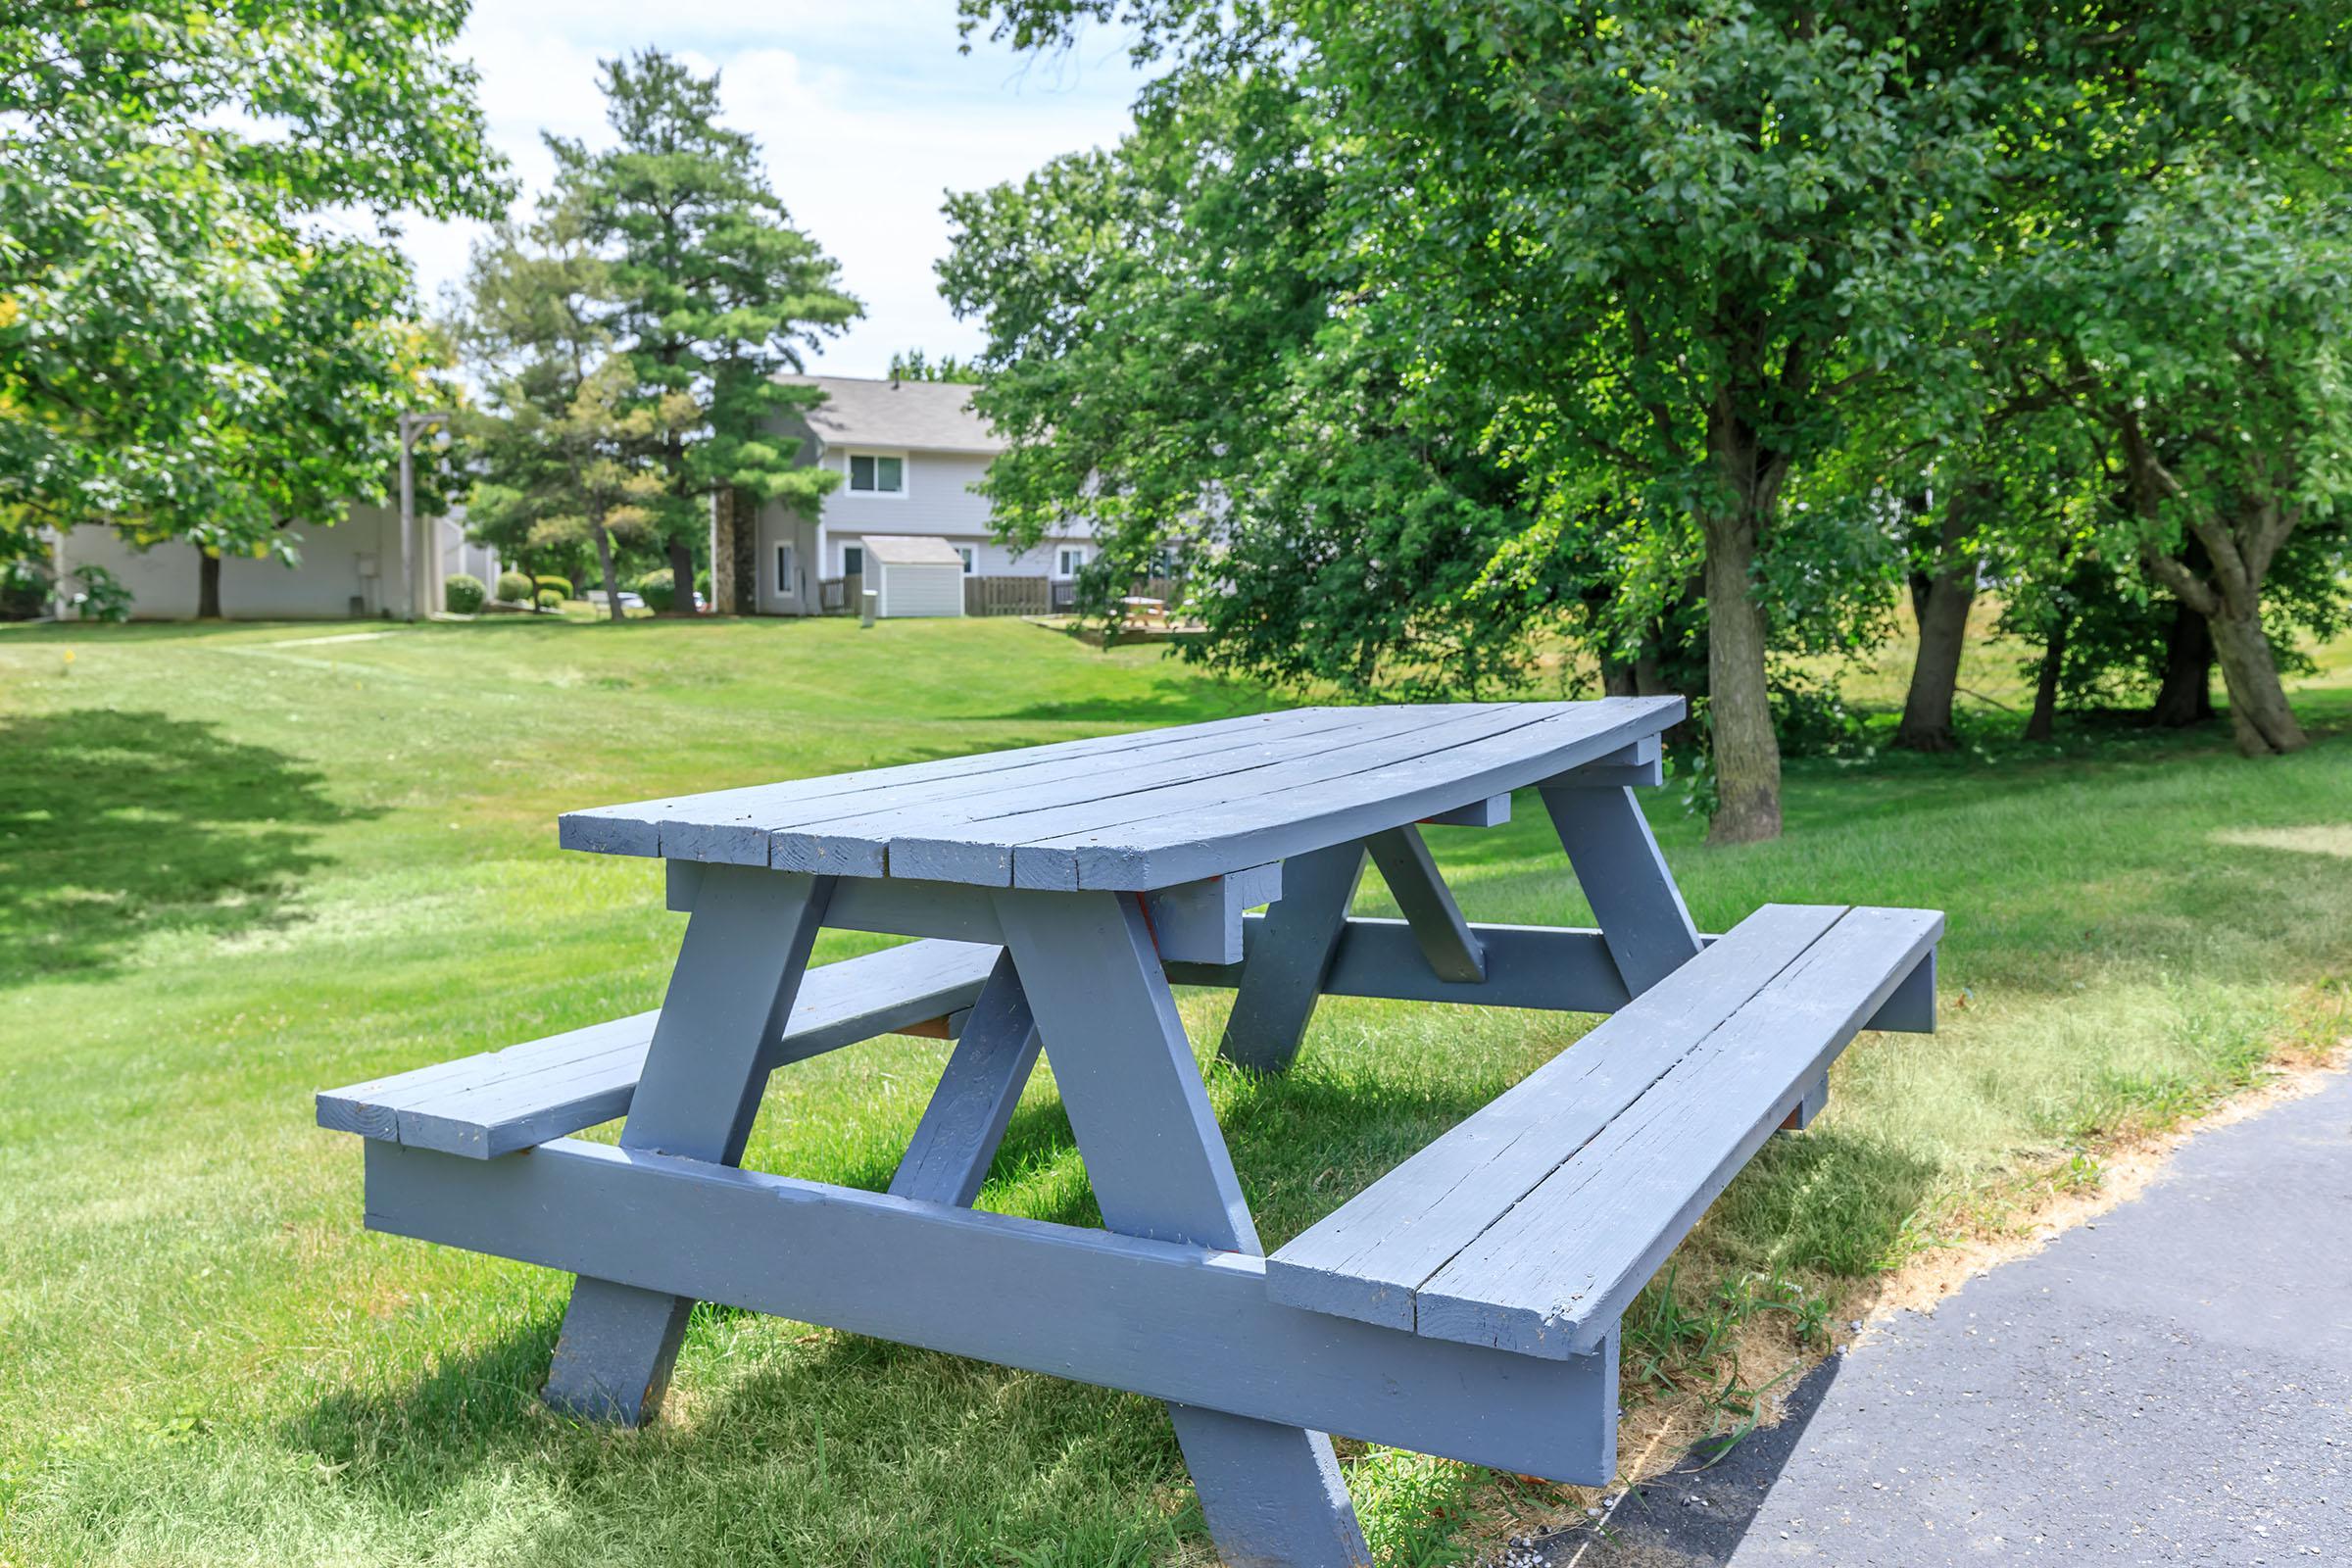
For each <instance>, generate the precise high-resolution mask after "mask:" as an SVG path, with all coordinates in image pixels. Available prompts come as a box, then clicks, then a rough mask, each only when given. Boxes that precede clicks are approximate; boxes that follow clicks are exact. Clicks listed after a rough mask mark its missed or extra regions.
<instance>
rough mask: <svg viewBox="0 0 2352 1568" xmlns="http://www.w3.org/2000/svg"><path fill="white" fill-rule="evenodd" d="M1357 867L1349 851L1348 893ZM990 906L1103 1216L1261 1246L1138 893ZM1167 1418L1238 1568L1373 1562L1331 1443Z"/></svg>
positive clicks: (1121, 1223)
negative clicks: (1025, 995) (1033, 1013)
mask: <svg viewBox="0 0 2352 1568" xmlns="http://www.w3.org/2000/svg"><path fill="white" fill-rule="evenodd" d="M1360 861H1361V851H1360V849H1358V850H1357V851H1356V854H1355V864H1353V865H1351V866H1350V868H1349V871H1348V882H1349V884H1350V887H1352V882H1353V876H1354V871H1355V870H1356V869H1357V868H1359V867H1360ZM1286 897H1287V886H1286ZM1342 908H1343V912H1344V910H1345V905H1344V904H1343V906H1342ZM997 912H998V918H999V920H1000V922H1001V923H1002V925H1003V927H1004V931H1005V944H1006V949H1007V951H1008V952H1010V953H1011V955H1012V957H1013V961H1014V963H1015V964H1016V965H1017V966H1018V968H1019V970H1020V974H1021V979H1022V982H1023V984H1024V986H1025V987H1026V989H1027V991H1028V996H1029V1001H1030V1005H1032V1006H1033V1007H1034V1008H1035V1009H1036V1015H1037V1022H1038V1027H1039V1030H1040V1032H1041V1033H1042V1034H1043V1036H1044V1037H1045V1041H1046V1051H1047V1053H1048V1054H1049V1055H1050V1056H1051V1057H1052V1058H1053V1062H1054V1082H1055V1083H1056V1084H1057V1085H1058V1086H1059V1087H1060V1090H1061V1099H1062V1103H1063V1105H1064V1106H1065V1107H1066V1108H1067V1109H1068V1111H1069V1115H1070V1126H1071V1129H1072V1131H1074V1132H1075V1133H1076V1134H1077V1138H1078V1150H1079V1152H1080V1154H1081V1155H1083V1156H1084V1158H1085V1160H1086V1170H1087V1175H1088V1177H1089V1179H1090V1180H1091V1181H1092V1182H1093V1184H1094V1189H1095V1197H1096V1200H1097V1201H1098V1202H1100V1203H1101V1205H1102V1208H1103V1221H1104V1223H1105V1224H1107V1225H1108V1226H1109V1228H1110V1229H1112V1230H1114V1231H1119V1232H1122V1233H1124V1234H1126V1235H1130V1236H1148V1237H1152V1238H1156V1239H1158V1240H1161V1241H1182V1242H1192V1243H1195V1244H1198V1245H1200V1246H1203V1247H1210V1248H1216V1249H1219V1250H1227V1251H1246V1252H1251V1253H1254V1252H1256V1251H1258V1250H1259V1247H1258V1241H1257V1231H1256V1227H1255V1226H1253V1225H1252V1224H1251V1223H1250V1208H1249V1204H1248V1203H1247V1202H1245V1201H1243V1198H1242V1190H1241V1183H1240V1182H1239V1181H1238V1180H1237V1179H1236V1178H1235V1176H1234V1171H1233V1161H1232V1159H1231V1157H1230V1156H1229V1155H1228V1154H1227V1152H1226V1150H1225V1140H1224V1138H1223V1136H1222V1135H1221V1134H1220V1133H1219V1132H1218V1130H1217V1123H1216V1118H1215V1116H1214V1114H1213V1113H1212V1112H1211V1110H1210V1108H1209V1103H1208V1093H1207V1090H1206V1089H1205V1088H1204V1087H1203V1086H1202V1084H1201V1072H1200V1068H1199V1067H1198V1065H1197V1064H1196V1063H1195V1062H1194V1060H1193V1053H1192V1046H1191V1044H1190V1042H1189V1041H1188V1040H1187V1039H1186V1038H1185V1032H1184V1023H1183V1020H1182V1019H1181V1018H1179V1017H1178V1016H1177V1012H1176V1003H1175V999H1174V998H1173V997H1172V996H1170V995H1169V992H1168V986H1167V980H1166V977H1165V976H1164V975H1163V974H1162V973H1161V971H1160V967H1159V960H1158V958H1157V956H1156V955H1155V954H1154V952H1153V950H1152V934H1151V930H1150V927H1149V926H1148V925H1147V924H1146V922H1145V919H1144V914H1143V907H1142V905H1141V903H1140V902H1139V901H1138V900H1137V899H1135V898H1134V897H1133V896H1131V895H1127V894H1111V893H1081V894H1068V893H1059V894H1056V893H1026V892H1006V893H1001V894H999V895H998V896H997ZM1217 1333H1218V1326H1217V1325H1215V1324H1202V1325H1201V1338H1200V1340H1198V1341H1195V1342H1193V1343H1189V1344H1183V1345H1171V1346H1170V1347H1169V1348H1168V1353H1169V1354H1171V1355H1201V1354H1213V1353H1214V1349H1213V1346H1214V1342H1215V1337H1216V1335H1217ZM1168 1416H1169V1419H1170V1420H1171V1421H1172V1422H1173V1423H1174V1424H1175V1428H1176V1438H1177V1441H1178V1442H1179V1443H1180V1444H1181V1445H1182V1446H1183V1447H1184V1460H1185V1464H1186V1465H1187V1466H1188V1467H1189V1468H1190V1469H1191V1471H1192V1474H1193V1484H1194V1486H1195V1488H1196V1489H1197V1490H1198V1491H1199V1493H1200V1495H1201V1512H1202V1513H1203V1514H1205V1515H1206V1516H1207V1519H1208V1528H1209V1534H1210V1535H1211V1536H1213V1537H1214V1538H1215V1540H1216V1543H1217V1549H1218V1550H1219V1552H1221V1553H1222V1554H1223V1556H1224V1558H1225V1561H1226V1562H1227V1563H1228V1564H1229V1565H1232V1568H1242V1565H1245V1564H1247V1565H1250V1568H1360V1565H1362V1564H1364V1563H1367V1562H1369V1561H1370V1555H1371V1554H1370V1552H1369V1550H1368V1549H1367V1548H1366V1546H1365V1544H1364V1537H1363V1532H1362V1530H1361V1529H1360V1528H1359V1527H1358V1526H1357V1524H1356V1520H1355V1510H1354V1507H1353V1506H1352V1505H1351V1504H1350V1503H1349V1502H1348V1491H1347V1487H1346V1484H1345V1483H1344V1482H1343V1481H1342V1479H1341V1476H1340V1468H1339V1460H1338V1458H1337V1457H1336V1456H1335V1455H1334V1454H1333V1452H1332V1447H1331V1440H1330V1439H1329V1438H1328V1437H1326V1436H1324V1435H1323V1434H1322V1433H1319V1432H1308V1431H1305V1430H1303V1429H1300V1428H1298V1427H1283V1426H1275V1425H1272V1424H1270V1423H1267V1422H1264V1421H1253V1420H1248V1419H1245V1418H1243V1417H1240V1416H1233V1415H1227V1414H1224V1413H1222V1412H1220V1411H1214V1410H1201V1409H1195V1408H1193V1407H1190V1406H1186V1405H1175V1404H1171V1405H1170V1406H1168Z"/></svg>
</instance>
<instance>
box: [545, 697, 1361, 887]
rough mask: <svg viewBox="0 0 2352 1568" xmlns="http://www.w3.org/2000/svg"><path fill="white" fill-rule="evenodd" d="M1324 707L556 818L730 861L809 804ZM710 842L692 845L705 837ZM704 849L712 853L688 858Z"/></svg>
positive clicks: (638, 848) (603, 835)
mask: <svg viewBox="0 0 2352 1568" xmlns="http://www.w3.org/2000/svg"><path fill="white" fill-rule="evenodd" d="M1322 711H1325V710H1321V709H1298V710H1293V711H1288V712H1279V713H1247V714H1243V715H1241V716H1239V717H1236V718H1221V719H1213V720H1210V721H1208V722H1206V723H1201V724H1186V725H1177V726H1173V727H1170V728H1166V729H1156V730H1134V731H1130V732H1127V733H1125V734H1119V735H1099V736H1090V737H1088V738H1087V739H1085V740H1077V741H1056V742H1054V743H1053V744H1052V745H1047V746H1025V747H1016V748H1013V749H1011V750H1008V751H996V752H977V753H973V754H970V755H968V756H964V757H950V758H943V759H940V760H936V761H930V762H907V763H900V764H896V765H893V766H889V767H871V768H861V769H858V770H857V771H855V772H849V773H832V774H824V775H820V776H817V777H814V778H803V779H787V780H784V781H782V782H779V783H773V784H755V785H750V786H747V787H744V788H741V789H728V790H713V791H711V792H708V793H705V794H699V795H685V796H673V797H670V798H668V799H657V800H650V801H636V802H632V803H630V804H628V805H624V806H601V807H595V808H592V809H586V810H578V811H568V812H565V813H564V816H563V817H562V818H561V821H560V824H559V826H560V834H561V841H562V843H563V846H564V848H565V849H567V850H586V851H590V852H592V853H599V854H606V855H648V856H650V855H660V854H661V853H662V847H661V845H662V827H663V825H664V824H668V825H669V826H670V827H671V828H672V830H673V832H674V833H676V834H677V835H679V837H678V841H677V846H676V849H675V850H674V851H673V852H672V853H673V857H674V858H682V859H694V858H712V859H720V860H727V859H730V858H732V851H731V846H730V845H729V844H728V842H727V841H728V839H729V836H730V835H733V834H736V833H739V832H749V833H754V834H759V835H762V836H764V834H765V832H766V830H767V829H768V828H770V827H773V826H777V825H781V824H784V823H788V822H790V821H792V820H793V819H794V818H795V816H796V813H799V812H801V811H802V810H804V809H808V808H810V807H811V806H812V805H813V804H815V803H823V802H831V801H839V800H842V799H845V798H848V799H858V798H870V797H871V796H872V795H873V794H874V793H875V792H877V791H881V790H888V789H894V788H898V787H902V786H906V785H915V784H928V783H935V782H940V781H944V780H953V779H959V778H975V777H985V776H989V775H995V774H1004V773H1009V772H1013V771H1015V770H1020V771H1023V772H1025V773H1026V774H1027V775H1028V776H1030V777H1033V778H1039V779H1044V778H1051V777H1054V776H1055V774H1057V773H1059V772H1063V771H1067V770H1068V769H1071V768H1074V767H1084V766H1087V765H1091V764H1092V763H1093V762H1095V761H1097V760H1101V759H1103V758H1105V757H1113V756H1118V755H1122V754H1128V753H1139V752H1144V751H1149V750H1151V749H1152V748H1155V747H1160V746H1183V745H1189V744H1192V743H1194V742H1195V741H1197V740H1199V739H1201V738H1202V737H1210V736H1218V735H1225V734H1232V733H1236V732H1258V733H1267V734H1271V733H1278V732H1280V731H1281V730H1282V729H1284V728H1285V727H1287V726H1289V725H1291V724H1295V723H1298V722H1300V719H1299V717H1298V716H1297V715H1299V714H1313V713H1319V712H1322ZM705 834H709V835H711V836H712V838H711V842H710V843H708V844H704V843H701V842H699V841H700V838H701V836H702V835H705ZM695 848H704V849H707V850H711V851H714V852H715V853H711V854H708V855H706V856H694V855H688V854H685V853H684V852H685V851H688V850H691V849H695Z"/></svg>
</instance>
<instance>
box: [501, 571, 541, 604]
mask: <svg viewBox="0 0 2352 1568" xmlns="http://www.w3.org/2000/svg"><path fill="white" fill-rule="evenodd" d="M537 592H538V590H537V587H536V586H535V585H534V584H533V583H532V581H531V579H530V576H529V574H528V573H526V572H520V571H502V572H500V573H499V574H498V597H499V599H500V601H501V602H502V603H505V604H510V605H527V604H529V603H530V602H531V601H532V599H533V598H534V597H535V596H536V594H537Z"/></svg>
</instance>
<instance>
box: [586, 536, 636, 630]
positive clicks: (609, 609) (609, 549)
mask: <svg viewBox="0 0 2352 1568" xmlns="http://www.w3.org/2000/svg"><path fill="white" fill-rule="evenodd" d="M588 526H589V529H590V531H591V532H593V533H594V534H595V535H596V564H597V567H598V569H600V570H601V571H603V573H604V575H605V613H606V614H608V615H611V616H612V617H613V625H615V626H619V625H623V624H625V623H626V622H627V619H628V617H627V616H625V615H623V614H622V613H620V573H619V571H618V570H617V569H616V568H615V567H614V566H613V530H611V529H610V528H607V527H606V526H605V521H604V518H602V517H601V516H600V517H598V518H597V519H596V520H595V521H594V522H592V523H590V524H589V525H588Z"/></svg>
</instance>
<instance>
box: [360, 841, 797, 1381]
mask: <svg viewBox="0 0 2352 1568" xmlns="http://www.w3.org/2000/svg"><path fill="white" fill-rule="evenodd" d="M832 892H833V883H832V881H831V879H830V878H825V877H809V876H778V875H776V874H775V873H773V872H770V871H766V870H754V869H750V868H744V867H734V866H723V867H722V866H713V867H711V868H710V869H708V870H706V871H705V872H704V874H703V878H702V882H701V884H700V886H699V887H697V888H696V890H695V898H694V913H693V914H692V915H690V916H688V917H687V922H686V937H685V941H684V942H683V943H682V944H681V945H680V947H679V950H678V961H677V965H676V967H675V968H673V969H672V970H671V971H670V977H669V989H668V991H667V992H666V993H665V994H664V996H663V997H662V1015H661V1017H660V1019H659V1020H658V1021H657V1022H656V1024H655V1026H654V1039H653V1044H652V1045H651V1047H650V1048H649V1049H648V1050H647V1052H646V1057H645V1070H644V1073H643V1075H642V1076H641V1077H640V1078H639V1079H638V1081H637V1091H636V1094H635V1096H634V1097H633V1098H632V1099H631V1100H630V1102H629V1117H628V1120H627V1121H626V1122H624V1123H622V1124H621V1129H620V1143H621V1147H622V1148H624V1149H631V1150H643V1151H647V1152H662V1153H668V1154H676V1155H680V1156H682V1157H685V1158H689V1159H697V1160H709V1161H714V1162H717V1163H720V1164H726V1165H732V1164H734V1163H735V1162H736V1161H737V1160H739V1159H741V1158H742V1157H743V1145H744V1140H745V1139H747V1138H749V1137H750V1136H751V1131H752V1119H753V1117H754V1116H755V1115H756V1114H757V1113H758V1111H759V1108H760V1091H761V1090H762V1089H764V1088H765V1087H766V1085H767V1073H768V1067H767V1060H768V1054H769V1051H770V1049H771V1042H773V1041H775V1040H776V1039H778V1038H779V1037H781V1036H782V1035H783V1033H784V1029H785V1025H786V1023H787V1022H788V1020H789V1019H790V1018H791V1016H792V1009H793V1001H794V998H795V996H796V995H797V993H798V992H799V990H800V986H801V976H802V974H803V973H804V972H805V971H806V970H807V968H808V966H809V946H810V944H811V943H813V942H814V941H815V940H816V933H817V928H818V926H819V924H820V923H821V922H822V921H823V919H824V914H825V904H826V901H827V900H828V899H829V898H830V896H831V895H832ZM371 1147H372V1146H371ZM693 1306H694V1301H693V1299H692V1298H690V1297H684V1296H676V1295H671V1294H668V1293H666V1292H659V1291H656V1292H646V1291H643V1290H640V1289H638V1288H637V1287H634V1286H629V1285H626V1284H623V1283H621V1282H617V1281H613V1280H609V1279H607V1280H604V1281H602V1282H601V1283H599V1284H597V1285H594V1286H591V1287H589V1288H588V1289H586V1290H578V1289H575V1290H574V1292H573V1293H572V1299H571V1304H570V1305H569V1307H568V1308H567V1309H566V1310H565V1312H564V1330H563V1334H562V1336H561V1338H560V1339H559V1341H558V1342H557V1347H556V1356H555V1362H554V1365H553V1366H552V1367H551V1368H550V1371H549V1374H548V1380H547V1388H546V1390H545V1393H544V1397H545V1398H546V1400H547V1402H548V1403H550V1404H552V1405H554V1406H555V1407H556V1408H558V1409H560V1410H566V1411H569V1412H571V1413H573V1414H575V1415H580V1416H585V1417H588V1418H590V1419H592V1420H602V1421H617V1422H621V1423H623V1424H626V1425H630V1426H635V1425H638V1424H639V1423H641V1422H643V1421H645V1420H648V1419H650V1418H651V1417H652V1416H653V1415H654V1414H655V1412H656V1411H658V1410H659V1409H660V1407H661V1403H662V1391H663V1390H664V1389H665V1388H666V1387H667V1386H668V1383H669V1369H670V1367H671V1365H672V1364H673V1363H674V1362H675V1361H676V1360H677V1354H678V1345H679V1342H680V1341H681V1340H682V1339H683V1338H684V1337H685V1333H686V1318H687V1314H688V1313H689V1312H690V1311H691V1310H692V1309H693Z"/></svg>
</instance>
